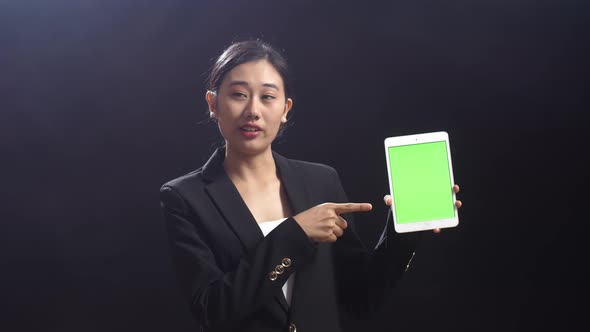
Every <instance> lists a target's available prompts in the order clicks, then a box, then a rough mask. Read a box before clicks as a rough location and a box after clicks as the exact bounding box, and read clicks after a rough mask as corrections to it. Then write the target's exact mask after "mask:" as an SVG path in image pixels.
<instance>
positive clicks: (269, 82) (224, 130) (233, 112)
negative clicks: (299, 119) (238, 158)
mask: <svg viewBox="0 0 590 332" xmlns="http://www.w3.org/2000/svg"><path fill="white" fill-rule="evenodd" d="M206 99H207V103H208V104H209V111H210V112H211V113H212V116H213V117H215V118H216V119H217V123H218V125H219V130H220V131H221V134H222V135H223V137H224V138H225V141H226V147H227V149H228V151H235V152H239V153H241V154H246V155H254V154H258V153H261V152H266V151H267V150H268V149H270V146H271V143H272V141H273V140H274V139H275V137H276V136H277V133H278V131H279V127H280V125H281V123H284V122H286V121H287V113H288V112H289V110H290V109H291V106H292V105H293V102H292V100H291V99H286V98H285V90H284V84H283V79H282V77H281V75H280V74H279V73H278V72H277V70H276V69H275V68H274V67H273V66H272V65H271V64H270V63H269V62H268V61H266V60H258V61H252V62H246V63H243V64H241V65H238V66H236V67H235V68H234V69H232V70H231V71H230V72H228V73H227V74H226V76H225V78H224V79H223V81H222V82H221V85H220V87H219V89H218V91H217V94H216V95H214V94H213V93H211V92H209V91H208V92H207V94H206Z"/></svg>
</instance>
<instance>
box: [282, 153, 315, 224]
mask: <svg viewBox="0 0 590 332" xmlns="http://www.w3.org/2000/svg"><path fill="white" fill-rule="evenodd" d="M273 157H274V160H275V164H276V165H277V169H278V170H279V176H280V177H281V181H282V184H283V186H284V188H285V192H286V193H287V197H288V198H289V203H291V209H292V210H293V211H292V212H293V214H294V215H295V214H297V213H300V212H302V211H305V210H307V209H309V208H310V207H311V206H310V199H309V198H310V195H309V192H308V188H307V187H306V186H305V181H304V180H305V179H303V177H302V175H301V174H299V172H298V171H297V169H296V168H295V165H293V163H292V162H291V161H289V159H287V158H285V157H283V156H281V155H280V154H278V153H276V152H273Z"/></svg>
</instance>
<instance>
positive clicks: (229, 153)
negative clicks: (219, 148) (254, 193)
mask: <svg viewBox="0 0 590 332" xmlns="http://www.w3.org/2000/svg"><path fill="white" fill-rule="evenodd" d="M223 168H224V169H225V172H226V173H227V175H228V176H229V177H230V178H231V179H232V181H234V183H235V182H249V183H252V182H258V183H260V182H263V183H264V182H268V181H273V180H276V179H277V175H276V165H275V161H274V158H273V156H272V150H271V149H270V147H269V148H268V149H267V150H265V151H264V152H262V153H259V154H253V155H245V154H242V153H239V152H238V151H235V150H232V149H231V148H229V147H227V146H226V150H225V160H224V162H223Z"/></svg>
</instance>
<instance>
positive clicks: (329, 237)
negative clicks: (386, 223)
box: [293, 203, 373, 242]
mask: <svg viewBox="0 0 590 332" xmlns="http://www.w3.org/2000/svg"><path fill="white" fill-rule="evenodd" d="M372 208H373V206H372V205H371V204H370V203H323V204H319V205H316V206H314V207H312V208H310V209H307V210H305V211H303V212H301V213H299V214H297V215H296V216H294V217H293V218H294V219H295V221H296V222H297V223H298V224H299V226H300V227H301V228H302V229H303V231H304V232H305V234H307V236H309V238H310V239H311V240H312V241H314V242H335V241H336V240H337V239H338V238H339V237H341V236H342V234H343V233H344V230H345V229H346V227H348V224H347V222H346V220H344V218H342V217H341V216H340V214H342V213H349V212H363V211H371V209H372Z"/></svg>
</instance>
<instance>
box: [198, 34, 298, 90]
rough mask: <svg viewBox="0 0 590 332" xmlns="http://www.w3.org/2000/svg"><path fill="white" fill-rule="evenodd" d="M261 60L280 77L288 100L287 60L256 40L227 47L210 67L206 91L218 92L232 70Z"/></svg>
mask: <svg viewBox="0 0 590 332" xmlns="http://www.w3.org/2000/svg"><path fill="white" fill-rule="evenodd" d="M262 59H264V60H267V61H268V62H269V63H270V64H271V65H272V66H273V67H274V68H275V70H276V71H277V72H278V73H279V75H281V78H282V79H283V85H284V88H285V98H288V97H289V96H290V92H291V91H290V82H289V71H288V67H287V60H286V59H285V58H284V57H283V56H282V55H281V54H280V53H279V52H278V51H277V50H275V49H274V48H273V47H272V46H271V45H269V44H268V43H265V42H263V41H260V40H258V39H256V40H245V41H239V42H235V43H233V44H231V45H230V46H229V47H227V48H226V49H225V50H224V51H223V53H222V54H221V55H220V56H219V58H217V61H215V63H214V64H213V66H212V67H211V70H210V73H209V78H208V82H207V89H208V90H209V91H213V92H218V90H219V86H220V85H221V82H223V79H224V78H225V75H226V74H227V73H229V72H230V71H231V70H232V69H234V68H235V67H236V66H239V65H241V64H243V63H246V62H250V61H257V60H262Z"/></svg>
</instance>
